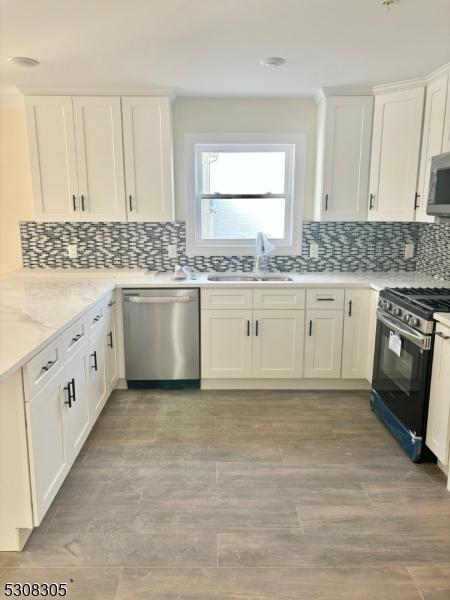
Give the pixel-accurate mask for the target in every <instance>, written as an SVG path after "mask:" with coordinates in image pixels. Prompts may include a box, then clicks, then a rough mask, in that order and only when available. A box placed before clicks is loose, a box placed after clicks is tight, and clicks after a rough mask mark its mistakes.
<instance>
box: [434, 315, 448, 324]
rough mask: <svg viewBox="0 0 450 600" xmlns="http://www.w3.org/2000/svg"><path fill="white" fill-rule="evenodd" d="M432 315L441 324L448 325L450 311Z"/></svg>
mask: <svg viewBox="0 0 450 600" xmlns="http://www.w3.org/2000/svg"><path fill="white" fill-rule="evenodd" d="M433 316H434V318H435V319H436V321H439V323H442V325H445V326H446V327H450V313H434V315H433Z"/></svg>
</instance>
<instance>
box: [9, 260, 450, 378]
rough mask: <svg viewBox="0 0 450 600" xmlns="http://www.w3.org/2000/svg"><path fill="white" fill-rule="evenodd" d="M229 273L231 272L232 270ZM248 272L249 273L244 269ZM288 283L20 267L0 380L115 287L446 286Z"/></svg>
mask: <svg viewBox="0 0 450 600" xmlns="http://www.w3.org/2000/svg"><path fill="white" fill-rule="evenodd" d="M233 274H235V273H233ZM246 275H249V273H246ZM282 275H287V276H289V277H292V278H293V279H294V281H292V282H284V281H282V282H281V281H277V282H251V281H250V282H210V281H208V280H207V273H197V274H196V279H189V280H181V281H180V280H174V279H173V278H172V274H171V273H160V274H156V275H155V272H152V273H150V274H146V272H145V270H143V269H140V270H121V271H112V270H86V271H84V270H58V271H55V270H37V269H34V270H26V269H22V270H20V271H17V272H15V273H12V274H10V275H7V276H3V277H1V278H0V380H1V379H5V378H6V377H7V376H8V375H9V374H11V373H12V372H14V371H15V370H16V369H18V368H20V367H22V366H23V365H24V364H25V363H27V362H28V360H30V358H32V356H34V355H35V354H37V353H38V352H39V351H40V350H41V349H42V348H44V347H45V346H46V345H47V344H48V343H50V342H51V341H52V340H54V339H55V338H56V337H57V336H58V335H59V334H60V333H62V331H63V330H64V329H65V328H66V327H68V326H69V325H70V324H72V323H73V322H75V321H76V320H77V319H78V318H79V317H80V316H81V314H82V313H84V312H85V311H86V310H88V309H89V308H91V307H92V306H93V305H94V304H95V303H96V302H98V301H99V300H100V299H101V298H102V297H103V296H105V295H106V294H107V293H109V292H111V291H112V290H113V289H115V288H126V287H128V288H129V287H151V288H160V287H200V288H203V287H209V288H212V287H216V288H217V287H219V288H220V287H241V288H242V287H247V288H248V287H251V288H255V287H256V288H257V287H261V286H264V287H293V286H295V287H347V288H350V287H351V288H356V287H368V288H372V289H374V290H377V291H379V290H381V289H383V288H384V287H419V286H448V287H450V281H445V282H444V281H439V280H436V279H433V278H432V277H428V276H425V275H421V274H418V273H401V272H400V273H399V272H396V273H394V272H392V273H373V272H369V273H338V272H333V273H302V274H300V273H282Z"/></svg>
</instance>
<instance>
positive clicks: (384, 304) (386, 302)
mask: <svg viewBox="0 0 450 600" xmlns="http://www.w3.org/2000/svg"><path fill="white" fill-rule="evenodd" d="M383 308H384V309H385V310H391V308H392V304H391V303H390V302H389V300H385V301H384V303H383Z"/></svg>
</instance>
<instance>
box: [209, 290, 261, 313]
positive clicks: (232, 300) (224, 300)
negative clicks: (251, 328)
mask: <svg viewBox="0 0 450 600" xmlns="http://www.w3.org/2000/svg"><path fill="white" fill-rule="evenodd" d="M201 299H202V304H201V306H202V308H213V309H221V308H223V309H226V310H230V309H236V310H240V309H243V308H244V309H247V308H252V300H253V294H252V290H245V289H237V290H234V289H225V290H224V289H220V290H202V296H201Z"/></svg>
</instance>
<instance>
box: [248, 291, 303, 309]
mask: <svg viewBox="0 0 450 600" xmlns="http://www.w3.org/2000/svg"><path fill="white" fill-rule="evenodd" d="M253 308H268V309H270V308H273V309H278V308H286V309H289V310H293V309H296V308H298V309H303V308H305V290H291V289H286V288H266V289H262V290H253Z"/></svg>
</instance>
